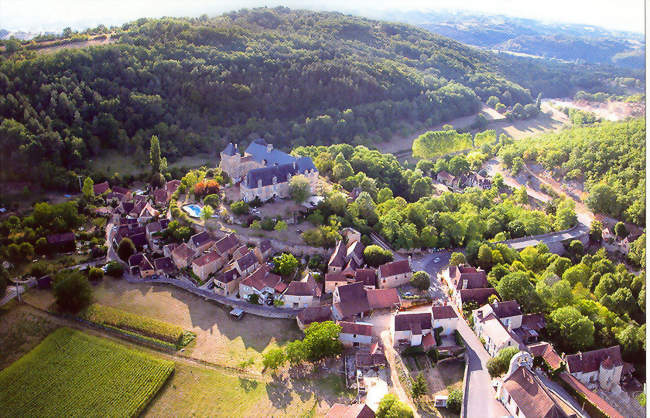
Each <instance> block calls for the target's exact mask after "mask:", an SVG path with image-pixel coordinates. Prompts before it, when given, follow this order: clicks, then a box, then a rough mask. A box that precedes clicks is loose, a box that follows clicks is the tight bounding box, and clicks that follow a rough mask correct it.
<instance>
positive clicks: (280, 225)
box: [273, 221, 287, 231]
mask: <svg viewBox="0 0 650 418" xmlns="http://www.w3.org/2000/svg"><path fill="white" fill-rule="evenodd" d="M273 229H275V230H276V231H284V230H286V229H287V223H286V222H285V221H278V223H276V224H275V226H274V227H273Z"/></svg>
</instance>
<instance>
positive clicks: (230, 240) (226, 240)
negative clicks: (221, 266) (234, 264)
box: [214, 234, 239, 254]
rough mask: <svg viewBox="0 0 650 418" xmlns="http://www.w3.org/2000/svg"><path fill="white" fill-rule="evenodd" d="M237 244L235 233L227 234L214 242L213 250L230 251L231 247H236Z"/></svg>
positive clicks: (220, 252) (221, 252)
mask: <svg viewBox="0 0 650 418" xmlns="http://www.w3.org/2000/svg"><path fill="white" fill-rule="evenodd" d="M237 245H239V240H238V239H237V236H236V235H235V234H228V235H226V236H225V237H223V238H221V239H220V240H219V241H217V243H216V244H214V248H215V250H217V252H219V254H223V253H226V252H228V251H230V250H231V249H232V248H233V247H236V246H237Z"/></svg>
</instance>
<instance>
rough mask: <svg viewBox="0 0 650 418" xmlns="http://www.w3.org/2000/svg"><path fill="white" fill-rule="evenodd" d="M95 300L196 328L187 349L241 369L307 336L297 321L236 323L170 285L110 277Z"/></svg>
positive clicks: (257, 319) (254, 319)
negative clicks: (279, 347)
mask: <svg viewBox="0 0 650 418" xmlns="http://www.w3.org/2000/svg"><path fill="white" fill-rule="evenodd" d="M30 293H31V291H30ZM48 293H49V292H48ZM94 298H95V301H96V302H97V303H100V304H103V305H107V306H113V307H115V308H118V309H121V310H124V311H127V312H132V313H135V314H138V315H145V316H148V317H151V318H155V319H158V320H160V321H165V322H168V323H171V324H174V325H178V326H180V327H182V328H183V329H185V330H189V331H192V332H194V333H195V334H196V342H192V343H190V345H189V346H188V347H187V348H186V349H185V352H186V353H187V354H189V355H191V356H192V357H196V358H199V359H201V360H205V361H209V362H211V363H217V364H223V365H227V366H234V367H237V366H239V365H240V364H241V363H242V362H249V361H250V360H251V359H252V362H253V364H252V365H250V366H249V367H250V368H251V369H257V370H261V369H262V353H263V352H264V351H266V350H268V349H270V348H272V347H277V346H283V345H284V344H286V343H287V342H289V341H291V340H294V339H296V338H301V337H302V332H300V330H299V329H298V326H297V325H296V321H295V320H288V319H268V318H260V317H257V316H254V315H246V316H245V317H244V318H243V319H241V320H239V321H235V320H233V319H232V318H230V316H229V315H228V312H229V309H226V308H223V307H221V306H219V305H217V304H215V303H213V302H208V301H205V300H203V299H202V298H200V297H198V296H195V295H192V294H190V293H188V292H186V291H184V290H181V289H177V288H172V287H170V286H164V285H152V284H145V283H143V284H132V283H127V282H126V281H124V280H113V279H110V278H107V279H105V280H103V281H102V283H101V284H100V285H98V286H96V287H95V288H94Z"/></svg>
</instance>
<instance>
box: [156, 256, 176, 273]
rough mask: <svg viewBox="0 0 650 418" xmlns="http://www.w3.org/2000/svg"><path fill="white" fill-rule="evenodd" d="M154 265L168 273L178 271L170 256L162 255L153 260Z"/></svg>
mask: <svg viewBox="0 0 650 418" xmlns="http://www.w3.org/2000/svg"><path fill="white" fill-rule="evenodd" d="M153 265H154V266H155V267H156V270H160V271H162V272H164V273H166V274H171V273H173V272H175V271H176V265H174V262H173V261H172V259H171V258H169V257H160V258H156V259H155V260H153Z"/></svg>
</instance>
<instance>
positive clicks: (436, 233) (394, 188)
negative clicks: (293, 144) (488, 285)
mask: <svg viewBox="0 0 650 418" xmlns="http://www.w3.org/2000/svg"><path fill="white" fill-rule="evenodd" d="M482 135H483V136H488V137H489V136H491V135H494V131H485V132H484V133H483V134H482ZM470 141H471V139H470ZM509 143H510V141H508V140H507V138H506V137H505V135H502V138H501V140H500V141H499V143H497V144H494V145H493V146H490V144H484V145H483V147H482V148H484V149H485V151H486V153H487V154H486V155H494V154H493V153H494V152H496V150H498V149H499V147H501V146H505V145H507V144H509ZM294 153H295V154H296V155H306V156H310V157H312V158H313V159H314V163H315V164H316V167H317V168H318V169H319V171H320V173H321V174H322V175H323V176H327V177H329V178H330V179H331V180H333V181H335V182H337V183H339V184H340V185H341V186H342V188H343V189H345V190H347V191H348V192H354V191H355V189H356V193H357V194H358V196H357V197H356V198H355V200H353V201H352V202H348V201H347V198H346V196H345V195H344V194H343V193H341V192H339V191H334V192H332V193H330V194H328V195H327V196H326V199H325V200H324V201H323V202H322V203H321V204H319V206H318V209H317V210H316V211H315V212H314V213H312V214H311V215H310V216H309V218H308V220H309V221H310V222H311V223H313V224H314V226H315V227H316V228H319V229H320V233H318V234H316V233H314V232H310V231H307V232H308V235H307V236H306V237H305V239H306V241H308V243H310V244H312V245H323V246H333V245H334V240H333V239H329V240H328V239H325V238H324V237H326V236H328V235H329V229H328V228H330V226H332V225H336V226H353V227H354V228H357V229H358V230H359V231H361V232H362V233H364V234H368V233H370V232H372V231H374V232H376V233H378V234H380V235H382V236H383V237H384V238H385V239H386V240H387V241H388V242H390V243H391V244H392V245H393V246H394V247H395V248H404V249H412V248H455V247H461V246H467V247H468V250H467V251H468V253H472V252H474V253H475V252H476V251H477V249H478V246H479V245H480V244H481V242H483V241H486V240H493V241H502V240H506V239H509V238H519V237H523V236H526V235H536V234H542V233H546V232H550V231H559V230H563V229H567V228H570V227H572V226H573V225H575V224H576V222H577V218H576V214H575V211H574V205H573V202H572V201H570V200H561V199H556V200H555V201H554V202H552V204H549V205H547V207H545V208H544V210H543V211H542V210H531V207H530V206H529V205H528V194H527V193H526V190H525V189H524V188H521V189H518V190H515V191H514V192H513V193H511V194H510V195H509V194H508V193H505V192H506V191H508V188H507V187H505V186H504V184H503V178H501V177H500V176H496V177H495V179H494V183H493V187H492V188H491V189H489V190H482V189H479V188H470V189H466V190H465V191H464V193H451V192H447V193H443V194H442V195H441V196H434V189H433V180H432V178H431V177H430V176H431V175H432V174H433V173H435V172H439V171H441V170H449V171H450V172H451V173H452V174H454V175H459V174H461V173H466V172H468V171H469V170H470V168H471V166H472V162H471V161H469V160H471V159H469V158H468V157H466V156H464V155H457V156H454V157H451V158H448V159H447V158H439V159H438V160H437V161H436V163H435V164H434V163H433V162H432V161H429V160H422V161H420V162H419V163H418V165H417V167H416V168H415V169H410V168H404V167H402V166H401V165H400V164H399V162H398V161H397V159H396V158H395V156H394V155H392V154H381V153H379V152H378V151H375V150H369V149H368V148H366V147H364V146H356V147H352V146H351V145H348V144H339V145H332V146H330V147H325V146H319V147H316V146H309V147H299V148H297V149H295V150H294Z"/></svg>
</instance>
